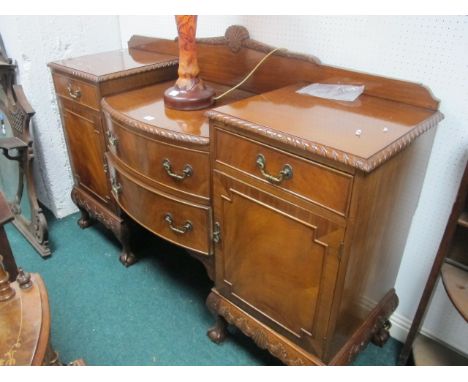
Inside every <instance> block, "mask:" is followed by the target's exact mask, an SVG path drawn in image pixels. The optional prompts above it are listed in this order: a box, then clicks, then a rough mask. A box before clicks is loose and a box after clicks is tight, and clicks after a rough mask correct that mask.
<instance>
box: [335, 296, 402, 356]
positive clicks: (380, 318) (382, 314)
mask: <svg viewBox="0 0 468 382" xmlns="http://www.w3.org/2000/svg"><path fill="white" fill-rule="evenodd" d="M398 302H399V300H398V296H397V295H396V293H395V290H394V289H392V290H391V291H390V292H389V293H387V295H386V296H385V297H384V298H383V299H382V301H381V303H380V304H378V305H377V306H376V307H375V308H374V311H373V312H371V314H370V318H369V319H368V322H370V329H369V328H368V327H369V326H368V324H367V325H366V323H365V324H364V325H363V326H362V327H361V328H360V329H358V333H357V335H355V338H356V339H357V340H355V342H354V344H352V345H351V346H345V347H343V348H342V349H341V351H340V352H339V353H338V354H337V355H336V356H335V357H334V358H333V359H332V361H331V362H330V365H348V364H350V363H351V362H353V360H354V359H355V358H356V356H357V355H358V354H359V353H360V352H362V351H363V350H364V349H365V348H366V346H367V345H368V344H369V342H370V341H371V339H372V337H373V336H374V335H375V334H376V333H377V332H378V331H380V330H381V329H382V328H383V326H384V325H385V322H386V321H387V320H388V318H389V317H390V316H391V314H392V313H393V312H394V311H395V309H396V308H397V306H398Z"/></svg>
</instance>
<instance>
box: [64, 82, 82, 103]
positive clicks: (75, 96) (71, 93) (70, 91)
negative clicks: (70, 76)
mask: <svg viewBox="0 0 468 382" xmlns="http://www.w3.org/2000/svg"><path fill="white" fill-rule="evenodd" d="M67 90H68V95H69V96H70V97H71V98H73V99H76V100H79V99H80V97H81V90H80V88H78V89H76V90H73V89H72V85H71V83H69V84H68V86H67Z"/></svg>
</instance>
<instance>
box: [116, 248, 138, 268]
mask: <svg viewBox="0 0 468 382" xmlns="http://www.w3.org/2000/svg"><path fill="white" fill-rule="evenodd" d="M119 260H120V262H121V263H122V264H123V265H124V266H125V267H129V266H131V265H133V264H135V263H136V262H137V260H138V259H137V257H136V256H135V255H134V254H133V253H131V252H127V251H123V252H122V254H121V255H120V257H119Z"/></svg>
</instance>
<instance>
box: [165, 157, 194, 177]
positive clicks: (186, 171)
mask: <svg viewBox="0 0 468 382" xmlns="http://www.w3.org/2000/svg"><path fill="white" fill-rule="evenodd" d="M162 165H163V168H164V170H166V172H167V175H169V176H170V177H171V178H173V179H175V180H183V179H185V178H188V177H189V176H192V175H193V169H192V166H190V165H189V164H186V165H185V166H184V169H183V170H182V175H179V174H176V173H175V172H173V171H172V165H171V162H170V161H169V159H164V160H163V162H162Z"/></svg>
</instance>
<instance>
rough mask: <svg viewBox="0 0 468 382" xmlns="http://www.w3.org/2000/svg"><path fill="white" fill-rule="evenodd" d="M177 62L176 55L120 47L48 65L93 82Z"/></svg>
mask: <svg viewBox="0 0 468 382" xmlns="http://www.w3.org/2000/svg"><path fill="white" fill-rule="evenodd" d="M177 64H178V58H177V56H173V55H170V54H163V53H157V52H148V51H144V50H139V49H121V50H114V51H110V52H103V53H97V54H90V55H86V56H81V57H76V58H67V59H64V60H59V61H55V62H51V63H50V64H49V66H50V67H51V68H53V69H55V70H59V71H62V72H65V73H68V74H72V75H75V76H77V77H82V78H84V79H88V80H90V81H94V82H101V81H106V80H108V79H113V78H115V77H116V76H118V75H119V74H120V75H122V76H123V75H129V74H132V73H133V72H135V73H138V72H141V71H146V70H152V69H155V68H158V67H163V66H172V65H177Z"/></svg>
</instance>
